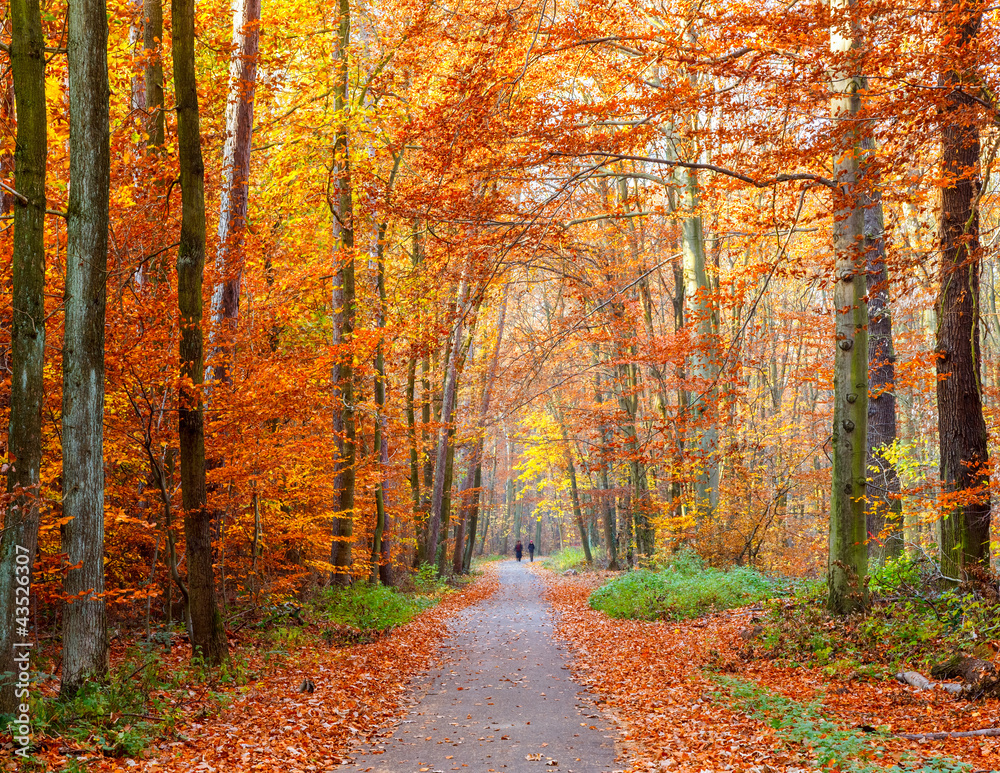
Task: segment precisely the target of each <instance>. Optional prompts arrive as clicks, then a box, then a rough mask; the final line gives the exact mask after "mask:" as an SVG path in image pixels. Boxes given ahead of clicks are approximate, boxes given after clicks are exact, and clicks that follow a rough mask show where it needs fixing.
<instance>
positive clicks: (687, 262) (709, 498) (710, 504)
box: [636, 169, 719, 535]
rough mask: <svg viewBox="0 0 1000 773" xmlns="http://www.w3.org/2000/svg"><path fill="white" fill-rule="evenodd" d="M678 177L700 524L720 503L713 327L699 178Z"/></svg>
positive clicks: (686, 173)
mask: <svg viewBox="0 0 1000 773" xmlns="http://www.w3.org/2000/svg"><path fill="white" fill-rule="evenodd" d="M681 177H682V180H683V185H684V189H683V191H684V206H685V208H686V209H687V211H688V214H687V216H686V217H685V218H684V220H683V221H682V225H681V234H682V249H681V252H682V258H681V259H682V266H683V274H684V302H685V304H686V308H685V309H684V318H685V320H686V322H687V323H688V324H689V325H694V328H695V334H696V335H695V340H696V341H697V342H698V343H697V346H696V348H695V351H694V353H693V354H692V355H691V356H690V357H688V359H687V376H688V378H689V379H691V380H692V381H693V382H694V391H695V392H696V394H697V395H698V399H696V400H695V401H694V402H693V404H692V406H691V407H692V408H693V418H694V420H695V425H696V426H695V433H696V435H695V437H694V439H693V442H692V443H691V445H690V449H691V452H692V453H693V454H694V455H695V456H696V458H697V463H698V468H697V472H696V475H695V481H694V490H695V501H694V507H695V517H696V518H697V519H698V521H699V522H702V521H705V520H708V519H710V518H711V517H712V514H713V512H714V511H715V506H716V503H717V502H718V498H719V466H718V463H717V461H716V455H715V452H716V446H718V442H719V428H718V425H717V423H716V419H715V405H714V395H715V392H716V390H715V388H714V382H715V380H716V377H717V373H716V368H717V363H716V361H715V360H716V357H715V355H714V351H715V339H716V330H715V328H716V323H715V309H714V306H713V303H712V287H711V285H710V283H709V279H708V272H707V270H706V264H705V231H704V226H703V223H702V219H701V215H699V214H697V212H698V208H699V206H700V189H699V183H698V173H697V171H695V170H693V169H687V170H683V172H682V173H681ZM636 534H637V535H638V523H637V524H636Z"/></svg>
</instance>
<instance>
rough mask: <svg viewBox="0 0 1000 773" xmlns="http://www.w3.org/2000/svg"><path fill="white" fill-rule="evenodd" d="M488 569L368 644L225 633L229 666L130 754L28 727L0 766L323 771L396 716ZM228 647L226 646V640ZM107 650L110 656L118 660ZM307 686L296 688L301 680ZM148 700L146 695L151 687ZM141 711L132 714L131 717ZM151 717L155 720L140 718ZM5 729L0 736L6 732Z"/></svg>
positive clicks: (171, 663)
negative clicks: (18, 754) (22, 753)
mask: <svg viewBox="0 0 1000 773" xmlns="http://www.w3.org/2000/svg"><path fill="white" fill-rule="evenodd" d="M496 588H497V574H496V570H495V569H494V568H492V567H490V566H487V567H486V569H485V571H484V572H483V574H482V576H480V577H479V578H478V579H476V581H475V582H473V583H472V584H470V585H467V586H465V587H463V588H462V589H461V590H459V591H458V592H454V593H450V594H448V595H446V596H445V597H444V599H443V600H442V601H441V602H440V603H438V604H437V605H435V606H433V607H431V608H429V609H427V610H425V611H423V612H421V613H420V614H419V615H418V616H417V617H415V618H414V619H413V620H412V621H410V622H409V623H407V624H406V625H402V626H399V627H398V628H395V629H392V630H390V631H388V632H386V633H385V634H383V635H380V636H378V637H377V638H376V639H375V640H374V641H372V642H369V643H363V644H351V645H348V646H327V645H326V644H324V643H323V641H322V639H321V637H320V635H319V632H318V631H310V630H308V628H310V626H307V627H306V629H307V630H304V631H303V632H302V635H301V636H300V637H297V638H296V639H294V640H291V641H287V642H282V643H280V644H275V643H273V642H269V643H268V644H266V645H265V646H253V645H260V644H261V642H251V641H250V637H249V636H240V637H239V638H238V639H237V640H236V641H231V649H232V651H233V656H234V657H233V660H234V667H233V669H232V672H231V678H230V679H228V680H227V682H229V683H225V682H220V681H219V680H218V679H212V678H208V679H204V680H202V681H200V682H194V683H192V684H191V686H190V688H189V689H187V690H185V691H183V693H184V695H183V700H180V701H178V695H177V692H176V691H171V692H167V693H165V694H164V695H163V696H162V698H163V702H164V703H169V704H170V705H171V706H173V707H174V711H175V713H174V721H172V722H171V726H170V728H169V732H166V733H163V734H162V735H161V737H159V738H157V739H155V740H154V742H153V743H152V744H151V745H149V746H148V747H147V748H145V749H144V750H143V751H142V752H140V753H139V754H138V755H135V756H125V755H123V756H121V757H115V756H104V755H101V754H95V753H94V752H93V751H89V750H88V748H87V747H90V748H93V744H94V741H95V740H97V739H94V738H90V739H87V740H88V743H85V744H77V743H75V742H74V741H73V740H71V739H69V738H67V737H59V736H55V735H45V734H42V735H36V736H35V737H34V739H33V741H34V743H35V745H36V749H35V752H34V757H35V761H34V762H32V763H28V764H20V765H19V764H18V763H17V762H15V761H14V758H13V756H11V758H9V762H8V761H4V757H5V755H6V752H4V751H3V743H2V738H0V770H4V771H8V770H10V771H43V770H44V771H119V770H128V771H150V772H154V771H155V772H157V773H159V772H162V773H182V772H183V773H191V772H200V771H207V772H209V773H211V771H220V772H225V773H229V771H233V772H240V773H242V772H243V771H247V772H249V771H261V772H262V773H272V772H273V773H279V772H280V773H312V772H313V771H329V770H332V769H334V768H336V767H337V766H338V765H339V764H341V763H342V762H346V761H347V752H348V750H349V749H350V748H351V747H352V745H356V744H357V742H358V741H359V740H364V739H371V738H374V736H375V734H376V733H377V732H379V731H380V730H381V729H382V728H383V727H384V726H385V725H387V724H388V723H390V722H391V721H392V720H394V719H396V718H398V716H399V715H400V712H401V711H402V710H403V709H404V707H405V703H406V693H407V688H408V686H409V683H410V681H411V680H412V679H413V678H414V677H416V676H418V675H419V674H422V673H424V672H426V671H427V669H428V668H430V667H431V665H432V664H433V663H434V661H435V653H436V652H437V651H438V649H439V647H440V645H441V643H442V641H444V640H445V638H446V637H447V635H448V626H449V621H450V620H451V619H452V618H453V617H454V616H455V615H456V614H458V613H459V612H460V611H461V610H462V609H464V608H465V607H467V606H470V605H472V604H475V603H477V602H478V601H479V600H481V599H484V598H488V597H490V596H492V595H493V593H494V592H495V590H496ZM233 645H235V646H233ZM122 655H123V653H122V652H120V651H118V652H117V654H116V655H114V656H113V658H112V666H113V668H114V667H115V661H116V660H118V661H119V662H120V661H121V659H122ZM190 656H191V651H190V648H189V647H188V646H186V645H181V646H176V645H175V646H174V647H173V649H172V650H171V652H170V653H168V654H166V655H163V656H161V657H162V659H163V667H164V668H165V669H166V670H168V671H169V670H170V669H175V670H177V671H179V672H185V673H186V672H189V671H190V666H189V665H188V662H189V661H190ZM307 679H308V680H310V681H311V683H312V684H313V685H314V686H315V689H314V691H312V692H303V691H301V687H302V685H303V683H304V681H305V680H307ZM151 697H155V696H151ZM142 719H143V717H138V716H137V717H135V720H136V724H138V723H139V721H140V720H142ZM149 719H160V720H162V717H155V718H154V717H150V718H149ZM8 738H9V736H8Z"/></svg>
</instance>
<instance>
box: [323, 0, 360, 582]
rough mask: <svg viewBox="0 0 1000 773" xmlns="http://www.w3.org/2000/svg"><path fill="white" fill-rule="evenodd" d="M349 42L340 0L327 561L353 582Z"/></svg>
mask: <svg viewBox="0 0 1000 773" xmlns="http://www.w3.org/2000/svg"><path fill="white" fill-rule="evenodd" d="M350 44H351V5H350V2H349V0H340V4H339V6H338V21H337V37H336V40H335V44H334V57H333V61H334V74H333V77H334V85H333V101H334V110H335V112H336V118H335V120H336V121H337V128H336V133H335V135H334V142H333V159H332V163H331V166H330V185H329V188H328V191H327V204H328V206H329V208H330V213H331V214H332V216H333V237H334V245H335V247H334V249H335V253H334V256H333V260H334V267H335V268H334V275H333V296H332V308H333V346H334V351H335V353H334V357H335V360H334V364H333V372H332V374H331V379H332V382H333V400H334V402H333V418H334V421H333V433H334V443H335V444H336V448H337V461H336V465H337V474H336V475H337V477H336V485H335V488H336V491H337V497H338V500H337V502H336V503H335V505H336V513H335V515H334V519H333V544H332V547H331V556H330V563H331V565H332V566H333V581H334V582H336V583H340V584H344V585H347V584H350V582H351V564H352V555H351V546H352V542H353V539H354V488H355V478H356V474H357V470H356V463H357V451H356V448H355V440H356V426H355V415H354V412H355V407H354V402H355V398H354V354H353V349H352V345H353V335H354V328H355V311H356V309H355V303H356V300H355V286H354V282H355V279H354V189H353V186H352V183H351V147H352V146H351V142H350V133H349V120H350V93H349V87H350V72H349V70H348V64H349V60H348V55H349V48H350Z"/></svg>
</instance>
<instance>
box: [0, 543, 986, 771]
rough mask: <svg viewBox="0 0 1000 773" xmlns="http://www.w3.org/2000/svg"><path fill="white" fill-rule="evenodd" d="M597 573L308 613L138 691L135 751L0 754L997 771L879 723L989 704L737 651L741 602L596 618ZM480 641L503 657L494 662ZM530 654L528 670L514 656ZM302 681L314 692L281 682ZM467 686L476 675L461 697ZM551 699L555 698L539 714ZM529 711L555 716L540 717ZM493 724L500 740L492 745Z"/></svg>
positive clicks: (140, 765)
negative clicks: (155, 708)
mask: <svg viewBox="0 0 1000 773" xmlns="http://www.w3.org/2000/svg"><path fill="white" fill-rule="evenodd" d="M510 569H514V571H515V572H516V574H517V578H514V579H516V583H515V585H516V587H512V586H511V582H510V581H511V579H512V577H508V576H507V575H508V574H509V570H510ZM613 576H617V575H611V574H609V573H605V572H586V573H583V574H579V575H574V576H565V575H562V574H557V573H555V572H552V571H549V570H546V569H544V568H542V567H541V566H539V564H537V563H535V564H521V565H515V564H512V563H508V564H499V565H497V564H487V565H486V566H485V568H484V570H483V573H482V575H481V576H480V577H479V578H478V579H477V580H476V581H475V582H473V583H472V584H470V585H467V586H465V587H464V588H463V589H461V590H460V591H459V592H456V593H451V594H448V595H447V596H445V597H444V599H443V600H442V601H441V602H440V603H439V604H437V605H436V606H434V607H432V608H430V609H427V610H426V611H424V612H422V613H420V614H419V615H418V616H417V617H416V618H414V619H413V620H412V621H411V622H410V623H408V624H406V625H403V626H399V627H397V628H395V629H393V630H391V631H389V632H387V633H386V634H384V635H381V636H378V637H377V638H376V639H375V640H374V641H371V642H369V643H361V644H357V643H356V644H347V645H343V644H342V645H341V646H330V645H327V644H325V643H324V642H323V641H322V638H321V637H320V636H319V632H318V631H311V630H308V629H309V628H310V626H306V627H305V629H303V630H302V632H301V636H298V637H296V638H295V639H294V640H290V641H286V642H281V643H280V646H279V645H278V644H275V642H273V641H272V642H271V643H270V644H269V645H267V646H261V642H260V641H256V640H253V641H252V640H251V638H250V637H249V636H248V637H246V638H245V639H244V638H243V637H240V640H238V641H235V642H234V644H235V645H236V646H235V647H234V653H235V655H234V662H235V663H236V665H235V666H234V669H233V672H232V674H231V675H230V678H229V679H228V680H220V679H218V678H217V677H212V676H207V677H205V678H203V679H201V680H200V681H199V680H194V681H192V682H191V684H190V686H188V687H186V688H184V689H183V690H181V691H180V694H178V691H177V690H176V689H175V690H174V691H173V692H170V693H167V694H165V695H164V696H163V700H162V701H161V703H159V704H158V705H160V706H164V705H167V704H169V705H170V706H171V707H172V708H171V721H170V724H169V727H168V728H167V729H166V730H165V731H164V732H163V733H162V734H161V735H160V736H159V737H156V738H154V739H153V742H152V743H151V744H149V745H148V746H147V747H146V748H145V749H144V750H143V751H141V752H140V753H138V754H133V755H131V756H128V755H123V756H118V757H115V756H104V755H101V754H99V753H95V752H94V751H92V749H93V748H94V743H93V741H94V739H93V738H90V739H87V741H88V742H89V743H77V742H74V741H73V740H71V739H70V738H68V737H65V736H58V735H55V734H49V735H46V734H45V733H44V732H43V733H42V734H40V735H39V736H36V738H35V742H36V744H37V749H36V760H37V764H33V765H32V766H30V767H29V766H27V765H21V766H20V767H19V766H18V765H17V764H16V763H15V762H14V761H13V760H11V761H10V762H6V761H5V760H4V759H3V758H4V756H5V754H4V752H3V751H2V744H0V770H25V771H28V770H39V771H40V770H47V771H48V770H52V771H63V770H66V771H78V770H88V771H115V770H130V771H148V772H149V773H156V772H158V771H163V772H164V773H181V771H238V772H242V771H248V772H249V771H264V772H265V773H270V772H272V771H274V772H277V771H280V772H281V773H307V772H308V773H312V771H324V772H325V771H333V770H341V771H345V773H347V772H348V771H358V770H368V769H371V770H373V771H378V770H389V771H391V773H418V771H422V770H427V771H441V770H449V769H459V770H475V771H477V773H486V771H488V770H489V769H490V768H491V767H492V768H494V769H495V770H506V771H517V773H524V772H529V773H530V771H531V770H536V769H540V768H545V769H558V770H564V771H569V770H577V769H579V770H581V771H584V770H587V771H590V770H601V771H602V773H603V772H604V771H607V772H608V773H611V771H619V770H621V771H627V773H649V771H658V772H662V771H691V772H692V773H694V772H696V771H697V772H698V773H710V772H711V773H714V772H716V771H745V772H746V773H778V772H779V771H780V772H782V773H799V772H803V773H804V771H810V770H817V769H821V770H827V771H831V773H833V771H841V770H851V771H858V773H862V772H867V771H876V770H896V771H914V772H916V771H923V773H945V771H957V770H966V771H1000V739H997V738H996V737H972V738H951V739H947V740H930V739H922V740H907V739H903V738H899V737H896V736H895V735H893V734H899V733H917V734H921V733H930V732H942V731H944V732H956V731H967V730H975V729H981V728H995V727H998V726H1000V701H998V700H983V701H977V702H972V701H967V700H962V699H955V698H953V697H952V696H950V695H947V694H945V693H943V692H942V691H939V690H933V691H926V692H919V691H916V690H915V689H913V688H911V687H907V686H904V685H902V684H898V683H896V682H894V681H874V680H872V679H870V678H868V677H864V676H862V675H861V674H860V673H859V674H858V675H856V676H848V677H846V678H844V677H841V678H836V677H831V676H829V675H828V674H827V673H825V672H824V671H823V670H822V669H818V668H816V669H814V668H802V667H795V668H792V667H783V666H781V665H779V664H778V663H777V662H775V661H773V660H769V659H760V658H756V657H753V656H752V654H751V650H752V648H750V647H748V646H747V637H746V632H747V630H748V629H750V628H752V627H753V626H754V624H755V622H756V620H757V618H758V617H759V616H762V613H761V612H760V611H759V608H756V609H755V608H744V609H740V610H730V611H727V612H721V613H716V614H712V615H708V616H705V617H701V618H698V619H693V620H687V621H683V622H672V621H669V622H668V621H664V622H654V623H650V622H639V621H630V620H614V619H611V618H608V617H607V616H606V615H604V614H603V613H601V612H597V611H594V610H592V609H591V608H590V607H589V605H588V602H587V599H588V596H589V594H590V592H591V591H592V590H593V589H594V588H596V587H597V586H599V585H601V584H602V583H603V582H605V581H606V580H608V579H609V578H611V577H613ZM549 605H551V607H550V606H549ZM553 612H554V614H553ZM463 632H464V633H463ZM463 637H464V638H463ZM553 638H554V639H555V640H559V641H561V642H563V643H564V645H565V646H564V647H563V653H562V654H558V653H556V654H553V653H554V652H555V646H554V645H553V643H552V640H553ZM497 646H499V647H501V648H503V649H504V650H505V652H506V654H505V655H504V657H507V658H508V659H509V660H510V661H511V662H510V663H508V664H506V665H505V664H504V663H503V662H502V661H500V660H496V652H495V651H494V650H495V649H496V647H497ZM268 650H270V651H268ZM541 650H545V654H544V657H542V655H541V654H540V651H541ZM549 650H552V651H549ZM566 650H568V652H569V655H570V657H569V658H567V657H566ZM276 653H277V654H276ZM121 654H122V653H121V652H119V653H118V657H119V659H121ZM189 656H190V652H189V651H187V650H186V648H184V647H180V646H175V647H174V648H173V650H172V651H171V652H170V653H169V654H167V655H164V656H162V659H163V668H164V669H165V670H167V671H169V670H170V669H176V670H177V671H178V673H183V674H184V676H185V679H186V678H187V674H188V673H189V670H190V666H189V665H187V660H189ZM516 661H525V662H523V663H521V662H516ZM527 661H530V663H529V662H527ZM124 663H125V661H121V663H120V665H123V664H124ZM484 664H485V666H484ZM535 666H537V668H539V669H541V670H539V671H538V672H537V673H535V672H529V671H528V670H527V669H528V667H535ZM487 667H488V670H487ZM567 667H568V670H567ZM522 668H523V669H525V670H518V669H522ZM184 669H188V671H185V670H184ZM504 670H506V671H508V673H507V674H506V676H507V677H508V678H509V680H510V683H509V684H508V683H507V682H503V690H504V694H505V696H506V697H510V698H513V701H508V702H509V703H510V704H511V705H509V706H507V705H506V704H504V703H502V701H497V700H496V699H494V698H493V695H494V694H498V693H497V692H496V689H495V688H497V687H499V686H500V684H501V683H500V681H498V680H497V678H496V674H493V673H489V672H497V673H500V675H501V676H503V674H502V673H501V672H503V671H504ZM483 672H485V673H483ZM570 674H572V679H570V678H569V675H570ZM481 677H482V678H481ZM306 680H309V681H310V682H311V683H313V684H314V685H315V690H314V691H312V692H309V691H306V692H303V691H301V687H302V685H303V682H305V681H306ZM475 680H479V681H482V682H483V684H481V685H478V686H477V685H476V684H475ZM543 680H548V681H543ZM552 680H554V682H555V683H552V684H551V685H550V682H551V681H552ZM562 680H564V683H562V684H558V683H559V682H560V681H562ZM550 686H551V688H553V689H550ZM581 686H582V688H585V689H586V690H587V691H589V698H588V697H586V696H581V695H580V690H581V689H582V688H581ZM477 687H487V688H490V689H489V692H488V694H483V695H481V696H480V695H479V693H478V692H477V691H476V689H473V688H477ZM514 687H516V688H518V689H517V690H513V689H510V690H508V688H514ZM435 688H436V689H435ZM525 688H528V689H525ZM465 690H469V691H470V692H469V694H468V695H465V694H464V693H465ZM567 690H568V692H567ZM560 691H562V692H560ZM542 693H544V694H542ZM563 693H565V694H563ZM560 696H561V697H560ZM506 697H505V699H506ZM556 697H560V700H563V699H565V701H564V702H563V703H561V704H560V711H558V712H554V711H553V709H554V708H555V700H554V699H555V698H556ZM479 698H489V700H480V699H479ZM505 699H504V700H505ZM549 700H551V701H552V703H549ZM477 703H483V704H487V706H490V708H486V707H476V705H475V704H477ZM570 704H572V707H571V706H570ZM150 705H153V703H151V704H150ZM564 708H565V709H567V711H566V713H565V716H562V711H561V710H562V709H564ZM507 709H510V710H511V711H509V712H508V711H506V710H507ZM456 712H460V713H461V716H459V714H458V713H456ZM474 712H479V713H482V714H483V716H482V717H479V713H476V714H474ZM502 712H503V713H504V716H501V713H502ZM512 712H513V713H512ZM530 712H541V716H543V717H545V718H546V719H551V718H552V717H551V716H550V715H552V714H554V713H555V714H560V717H556V718H555V719H556V720H558V721H556V723H555V724H554V725H552V727H551V728H550V727H548V726H547V725H546V724H545V723H544V722H542V721H538V724H535V723H536V720H535V718H534V717H533V716H532V717H530V718H529V717H528V714H529V713H530ZM407 714H409V715H410V716H408V717H407ZM452 714H454V716H452ZM507 714H511V716H507ZM577 715H579V716H577ZM119 719H120V718H119ZM142 719H143V717H138V716H137V717H136V718H135V720H136V724H138V723H139V722H140V721H142ZM146 719H156V718H154V717H148V718H146ZM159 719H160V720H161V721H162V719H163V718H162V717H160V718H159ZM564 719H565V720H566V722H568V723H569V724H566V722H563V721H562V720H564ZM473 720H477V721H478V722H479V726H480V727H473V725H475V724H476V722H474V721H473ZM578 720H579V721H578ZM529 721H530V722H531V723H532V724H531V726H529V725H528V722H529ZM560 722H562V724H560ZM522 725H523V726H522ZM563 725H565V727H564V726H563ZM425 726H426V730H427V732H426V734H425V733H424V731H423V728H424V727H425ZM508 726H509V727H508ZM584 727H586V731H591V732H593V734H594V738H593V739H591V740H596V741H597V746H595V747H594V749H593V750H591V751H589V752H584V751H582V749H583V746H584V739H583V738H580V737H579V736H578V735H576V734H575V733H574V732H573V731H577V732H578V733H579V734H581V735H582V734H583V733H584V732H585V730H584ZM614 727H617V733H615V732H612V731H611V730H609V728H614ZM480 729H481V730H482V732H480ZM417 731H419V732H417ZM876 731H877V732H876ZM556 735H558V736H560V737H559V738H556V737H555V736H556ZM567 735H574V736H576V739H578V740H576V739H574V738H566V737H561V736H567ZM616 735H617V738H616V739H614V740H615V748H616V750H617V753H618V758H617V760H616V761H615V762H613V763H612V762H611V761H610V760H611V758H612V756H613V755H611V741H612V738H614V736H616ZM454 736H457V738H455V737H454ZM466 736H468V738H467V739H466ZM550 736H551V737H550ZM417 737H419V740H420V741H427V739H430V740H429V742H428V746H427V747H426V748H427V749H431V750H433V754H435V755H438V756H440V757H441V759H440V760H437V758H436V757H435V759H434V760H431V759H430V758H429V757H428V759H427V760H424V759H423V757H422V756H421V753H418V754H417V755H416V756H415V757H413V758H412V759H410V757H409V756H407V755H408V754H409V753H410V752H413V751H414V749H412V748H410V749H407V748H405V747H406V746H407V744H406V743H405V741H406V740H407V739H408V738H409V739H413V738H417ZM487 739H488V740H487ZM0 741H2V739H0ZM466 741H468V743H467V742H466ZM501 741H503V742H504V744H506V746H507V747H509V748H507V749H506V750H505V751H504V752H503V754H500V755H498V754H497V752H496V751H494V749H499V748H500V746H501V743H500V742H501ZM400 742H403V743H402V745H401V746H400ZM456 743H457V744H458V745H455V744H456ZM529 746H530V747H531V748H528V747H529ZM536 746H537V747H538V748H537V749H536V748H535V747H536ZM88 747H89V749H88ZM577 747H579V748H580V749H581V752H580V753H573V752H574V750H575V749H576V748H577ZM557 750H558V752H557ZM362 752H364V753H362ZM470 754H472V756H469V755H470ZM486 754H490V755H492V756H491V757H489V758H487V757H485V755H486ZM393 755H396V757H394V756H393ZM477 755H478V756H477ZM504 755H506V756H504ZM609 755H610V756H609ZM424 756H427V755H424ZM397 757H398V760H399V761H401V762H399V764H396V762H397V759H396V758H397ZM480 757H482V759H480ZM494 757H496V761H497V762H498V763H500V764H493V760H494ZM588 757H593V759H589V760H588ZM577 758H580V759H577ZM945 760H950V761H951V762H947V761H945ZM956 761H958V762H961V763H964V764H965V767H962V768H959V767H956V766H955V764H953V763H955V762H956ZM411 762H413V763H414V764H413V765H411V764H410V763H411ZM431 762H433V763H434V764H433V765H431V764H430V763H431ZM420 763H427V764H420ZM483 763H488V764H483ZM553 763H556V764H553ZM386 765H388V767H386ZM449 765H450V767H449ZM595 766H596V767H595Z"/></svg>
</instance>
